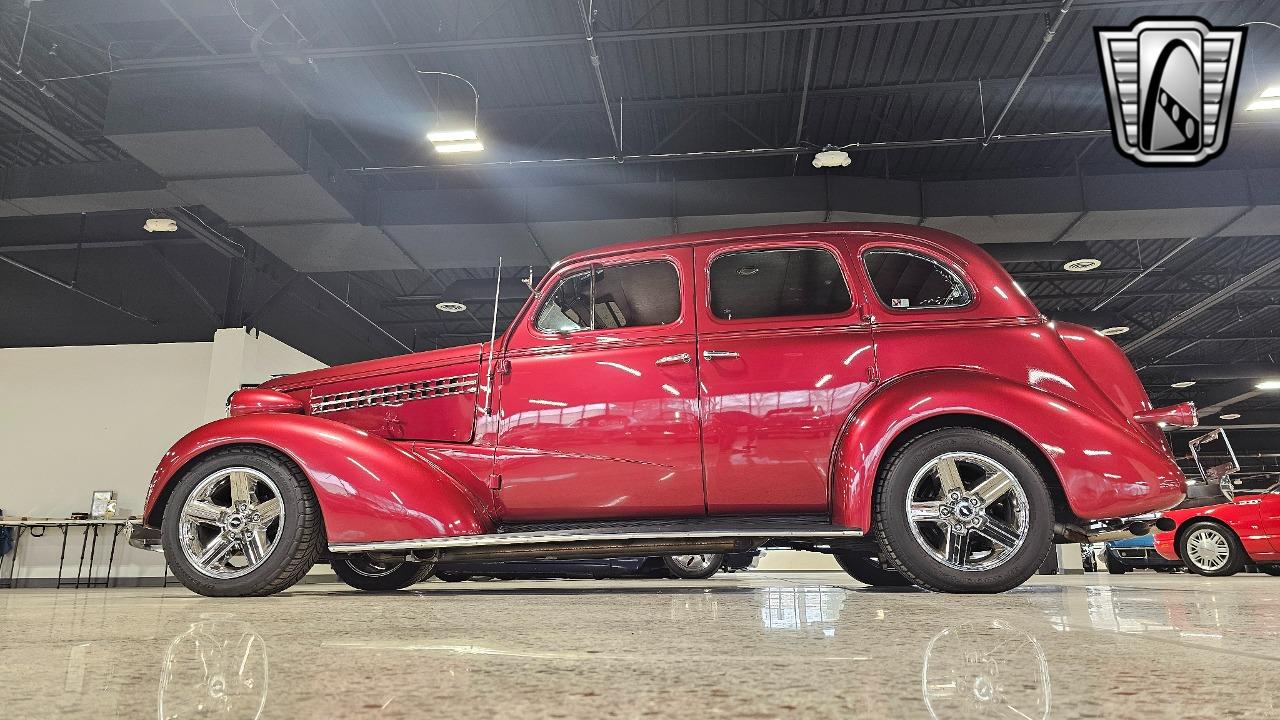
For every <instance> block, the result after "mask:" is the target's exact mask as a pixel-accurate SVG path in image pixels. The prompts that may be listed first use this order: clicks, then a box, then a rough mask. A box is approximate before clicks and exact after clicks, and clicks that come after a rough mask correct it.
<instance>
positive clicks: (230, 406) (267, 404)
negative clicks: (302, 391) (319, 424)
mask: <svg viewBox="0 0 1280 720" xmlns="http://www.w3.org/2000/svg"><path fill="white" fill-rule="evenodd" d="M306 409H307V404H306V402H304V401H303V400H300V399H298V398H296V397H294V396H292V395H287V394H285V393H282V392H277V391H275V390H267V389H265V388H246V389H244V390H239V391H237V392H235V393H232V395H231V398H229V399H228V401H227V414H228V415H230V416H231V417H239V416H241V415H253V414H255V413H300V412H302V411H304V410H306Z"/></svg>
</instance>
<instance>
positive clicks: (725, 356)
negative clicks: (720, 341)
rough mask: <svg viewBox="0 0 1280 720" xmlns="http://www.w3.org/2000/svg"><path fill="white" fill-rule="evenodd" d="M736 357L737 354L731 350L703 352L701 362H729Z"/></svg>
mask: <svg viewBox="0 0 1280 720" xmlns="http://www.w3.org/2000/svg"><path fill="white" fill-rule="evenodd" d="M736 357H738V353H736V352H734V351H732V350H703V351H702V359H703V360H730V359H733V358H736Z"/></svg>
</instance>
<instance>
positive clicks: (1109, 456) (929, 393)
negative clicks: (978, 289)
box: [832, 369, 1186, 529]
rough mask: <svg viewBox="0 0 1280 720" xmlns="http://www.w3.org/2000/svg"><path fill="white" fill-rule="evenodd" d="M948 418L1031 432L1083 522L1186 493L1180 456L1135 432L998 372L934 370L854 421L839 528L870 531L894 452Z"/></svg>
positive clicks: (898, 384)
mask: <svg viewBox="0 0 1280 720" xmlns="http://www.w3.org/2000/svg"><path fill="white" fill-rule="evenodd" d="M943 415H967V416H974V417H979V418H983V419H986V420H989V421H993V422H996V423H999V424H1001V425H1004V426H1006V427H1008V428H1010V429H1011V430H1013V431H1014V432H1017V433H1019V434H1021V435H1022V436H1023V437H1024V438H1026V439H1027V440H1028V441H1029V442H1031V443H1033V444H1034V445H1035V446H1036V447H1038V448H1039V449H1040V450H1041V452H1043V453H1044V456H1045V457H1046V458H1047V459H1048V461H1049V463H1050V464H1051V465H1052V466H1053V469H1054V471H1055V472H1056V473H1057V475H1058V478H1059V480H1060V481H1061V484H1062V489H1063V492H1064V494H1065V495H1066V497H1067V502H1068V504H1069V505H1070V506H1071V510H1072V511H1073V512H1074V513H1075V514H1076V515H1077V516H1078V517H1080V518H1082V519H1086V520H1092V519H1104V518H1119V517H1129V516H1133V515H1140V514H1143V513H1147V512H1152V511H1156V510H1163V509H1165V508H1169V507H1172V506H1174V505H1176V504H1177V503H1179V502H1181V501H1182V498H1183V496H1184V493H1185V489H1186V481H1185V479H1184V478H1183V476H1182V472H1181V471H1180V470H1179V469H1178V466H1177V464H1176V463H1175V462H1174V459H1173V457H1172V456H1170V455H1169V454H1168V453H1166V452H1165V451H1164V450H1162V449H1160V448H1157V447H1155V446H1154V445H1153V444H1151V442H1150V441H1149V440H1147V439H1145V438H1143V437H1140V436H1139V435H1138V434H1137V433H1136V432H1135V431H1134V430H1133V429H1132V428H1130V427H1127V426H1124V425H1120V424H1117V423H1116V422H1115V421H1113V420H1110V419H1107V418H1103V417H1099V416H1098V414H1096V413H1091V412H1089V411H1088V410H1085V409H1084V408H1082V407H1080V406H1078V405H1075V404H1073V403H1071V402H1070V401H1069V400H1065V399H1063V398H1061V397H1059V396H1057V395H1053V394H1050V393H1047V392H1045V391H1043V390H1038V389H1036V388H1033V387H1029V386H1027V385H1021V384H1017V383H1013V382H1010V381H1008V380H1005V379H1003V378H1000V377H997V376H994V375H989V374H987V373H983V372H979V371H972V370H960V369H952V370H934V371H926V372H921V373H915V374H913V375H907V376H904V377H902V378H900V379H898V380H896V381H894V382H892V383H889V384H887V385H885V386H884V387H882V388H880V389H879V390H878V391H877V392H875V393H874V394H873V395H872V396H871V397H870V398H868V399H867V400H866V401H864V402H863V404H862V405H861V406H859V407H858V408H857V409H856V410H855V411H854V413H853V415H852V416H851V417H850V419H849V422H848V423H847V424H846V427H845V431H844V434H843V436H842V437H841V439H840V442H838V443H837V444H836V455H835V459H834V461H833V471H834V472H833V475H834V483H835V485H834V487H833V493H832V503H833V506H832V517H833V522H835V523H836V524H837V525H844V526H847V527H857V528H864V529H867V528H870V527H871V498H872V490H873V487H874V484H875V479H876V474H877V471H878V470H879V468H880V464H881V462H882V461H883V460H884V456H885V452H886V451H887V450H888V449H889V448H890V446H892V444H893V442H894V440H896V439H897V438H899V437H900V436H902V433H904V432H906V431H909V430H910V429H911V427H912V426H914V425H916V424H917V423H920V422H923V421H926V420H929V419H931V418H936V417H939V416H943Z"/></svg>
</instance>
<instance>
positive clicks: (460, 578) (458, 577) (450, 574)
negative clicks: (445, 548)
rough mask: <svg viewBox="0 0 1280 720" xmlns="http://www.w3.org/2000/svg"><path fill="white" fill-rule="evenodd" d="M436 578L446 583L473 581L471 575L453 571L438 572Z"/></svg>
mask: <svg viewBox="0 0 1280 720" xmlns="http://www.w3.org/2000/svg"><path fill="white" fill-rule="evenodd" d="M436 577H437V578H439V579H440V580H443V581H445V582H466V581H467V580H470V579H471V576H470V575H467V574H465V573H460V572H454V571H452V570H437V571H436Z"/></svg>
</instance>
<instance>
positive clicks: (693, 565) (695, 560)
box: [671, 555, 711, 572]
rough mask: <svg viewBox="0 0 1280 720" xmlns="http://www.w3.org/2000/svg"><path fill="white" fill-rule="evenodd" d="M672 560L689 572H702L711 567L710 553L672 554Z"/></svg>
mask: <svg viewBox="0 0 1280 720" xmlns="http://www.w3.org/2000/svg"><path fill="white" fill-rule="evenodd" d="M671 561H672V562H674V563H675V564H677V565H679V566H680V567H682V568H684V569H685V570H688V571H689V572H702V571H703V570H706V569H707V568H709V567H711V556H710V555H672V556H671Z"/></svg>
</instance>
